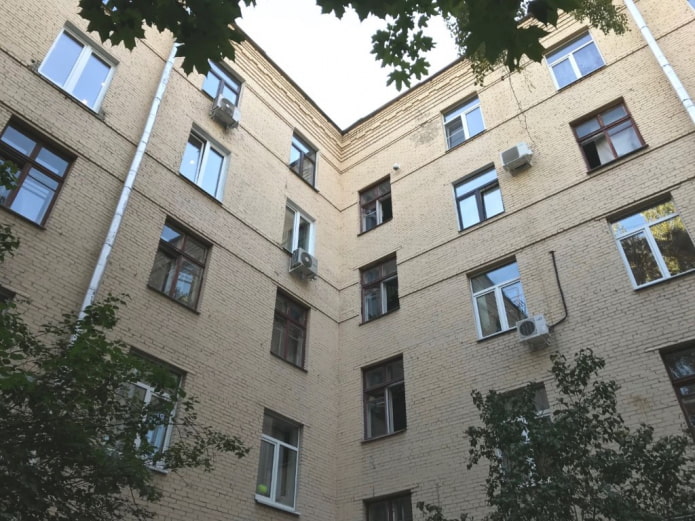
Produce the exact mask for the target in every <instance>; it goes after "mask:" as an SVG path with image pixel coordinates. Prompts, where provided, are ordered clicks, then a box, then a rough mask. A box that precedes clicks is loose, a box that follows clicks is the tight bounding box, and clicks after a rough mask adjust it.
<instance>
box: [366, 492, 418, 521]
mask: <svg viewBox="0 0 695 521" xmlns="http://www.w3.org/2000/svg"><path fill="white" fill-rule="evenodd" d="M412 520H413V510H412V506H411V504H410V492H408V493H407V494H402V495H399V496H393V497H389V498H385V499H379V500H376V501H369V502H368V503H367V521H412Z"/></svg>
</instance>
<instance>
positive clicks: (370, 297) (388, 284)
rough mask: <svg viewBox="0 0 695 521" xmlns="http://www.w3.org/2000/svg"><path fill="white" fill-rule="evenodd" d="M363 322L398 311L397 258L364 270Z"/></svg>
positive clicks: (362, 277)
mask: <svg viewBox="0 0 695 521" xmlns="http://www.w3.org/2000/svg"><path fill="white" fill-rule="evenodd" d="M360 276H361V279H362V320H363V321H364V322H367V321H368V320H372V319H373V318H376V317H379V316H381V315H383V314H384V313H388V312H390V311H393V310H395V309H398V274H397V273H396V258H395V257H392V258H390V259H387V260H385V261H382V262H380V263H379V264H376V265H373V266H369V267H366V268H362V270H360Z"/></svg>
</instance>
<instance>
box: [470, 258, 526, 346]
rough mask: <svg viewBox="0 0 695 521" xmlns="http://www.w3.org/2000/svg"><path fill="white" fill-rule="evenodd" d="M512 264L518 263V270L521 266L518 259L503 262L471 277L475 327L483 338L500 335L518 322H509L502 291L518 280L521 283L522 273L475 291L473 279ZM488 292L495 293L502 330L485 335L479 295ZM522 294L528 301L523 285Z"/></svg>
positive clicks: (480, 337)
mask: <svg viewBox="0 0 695 521" xmlns="http://www.w3.org/2000/svg"><path fill="white" fill-rule="evenodd" d="M511 264H516V265H517V271H518V268H519V265H518V263H517V262H516V260H514V261H512V262H508V263H505V264H501V265H499V266H496V267H494V268H490V269H488V270H485V271H481V272H478V273H475V274H474V275H472V276H471V277H470V284H471V293H472V294H473V313H474V314H475V327H476V329H477V333H478V338H479V339H483V338H490V337H493V336H495V335H499V334H500V333H504V332H505V331H509V330H510V329H514V328H515V327H516V324H509V322H508V320H507V310H506V309H505V307H504V294H503V293H502V290H503V289H504V288H506V287H507V286H511V285H513V284H516V283H517V282H518V283H519V284H520V285H521V273H519V276H518V277H515V278H512V279H507V280H504V281H502V282H498V283H497V284H494V285H492V286H490V287H487V288H485V289H482V290H480V291H477V292H476V291H474V290H473V279H474V278H476V277H479V276H480V275H485V274H486V273H489V272H491V271H495V270H497V269H499V268H503V267H505V266H509V265H511ZM488 293H494V294H495V304H496V306H497V315H498V316H499V318H500V330H499V331H495V332H494V333H490V334H489V335H483V328H482V325H481V321H480V314H479V311H478V301H477V299H478V297H481V296H483V295H487V294H488ZM521 294H522V296H523V297H524V304H525V303H526V296H525V295H524V287H523V285H522V286H521ZM524 312H525V313H526V315H527V316H528V312H527V311H526V310H525V309H524Z"/></svg>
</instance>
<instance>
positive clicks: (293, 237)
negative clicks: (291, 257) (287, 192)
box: [282, 203, 314, 253]
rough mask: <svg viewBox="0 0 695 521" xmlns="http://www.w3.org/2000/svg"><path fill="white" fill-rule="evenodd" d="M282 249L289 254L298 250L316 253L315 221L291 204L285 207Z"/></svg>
mask: <svg viewBox="0 0 695 521" xmlns="http://www.w3.org/2000/svg"><path fill="white" fill-rule="evenodd" d="M282 247H283V248H285V249H286V250H287V251H289V252H293V251H294V250H296V249H297V248H302V249H303V250H306V251H308V252H309V253H313V252H314V220H313V219H312V218H311V217H309V216H308V215H306V214H304V213H302V212H301V211H300V210H299V209H297V208H296V207H295V206H294V205H292V204H289V203H288V204H287V206H286V207H285V224H284V226H283V229H282Z"/></svg>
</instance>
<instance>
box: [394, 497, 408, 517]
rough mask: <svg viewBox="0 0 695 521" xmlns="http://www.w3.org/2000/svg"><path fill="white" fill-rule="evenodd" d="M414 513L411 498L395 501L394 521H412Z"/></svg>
mask: <svg viewBox="0 0 695 521" xmlns="http://www.w3.org/2000/svg"><path fill="white" fill-rule="evenodd" d="M412 519H413V512H412V506H411V505H410V496H406V497H401V498H396V499H394V500H393V521H412Z"/></svg>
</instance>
